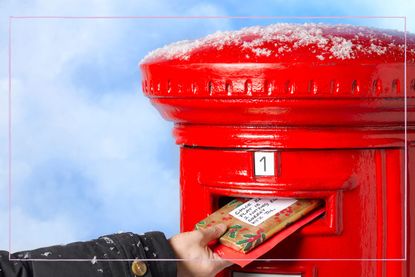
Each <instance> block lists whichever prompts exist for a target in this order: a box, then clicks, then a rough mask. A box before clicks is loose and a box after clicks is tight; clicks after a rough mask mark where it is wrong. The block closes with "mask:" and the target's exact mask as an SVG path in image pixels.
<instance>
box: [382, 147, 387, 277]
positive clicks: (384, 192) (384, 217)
mask: <svg viewBox="0 0 415 277" xmlns="http://www.w3.org/2000/svg"><path fill="white" fill-rule="evenodd" d="M386 156H387V155H386V150H385V149H382V150H381V157H382V210H383V211H382V223H383V224H382V236H383V237H382V259H385V258H386V247H387V244H386V240H387V237H388V234H387V227H386V226H387V224H388V217H387V209H388V207H387V201H386V195H387V186H386V185H387V184H386V174H387V173H386V170H387V167H386ZM382 276H383V277H386V262H385V261H382Z"/></svg>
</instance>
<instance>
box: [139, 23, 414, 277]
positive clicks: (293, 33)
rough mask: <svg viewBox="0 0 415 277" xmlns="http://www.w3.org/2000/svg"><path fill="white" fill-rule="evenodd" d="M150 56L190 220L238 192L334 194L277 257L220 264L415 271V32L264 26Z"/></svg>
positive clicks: (373, 276) (148, 83)
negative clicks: (171, 126)
mask: <svg viewBox="0 0 415 277" xmlns="http://www.w3.org/2000/svg"><path fill="white" fill-rule="evenodd" d="M140 67H141V72H142V87H143V91H144V93H145V95H146V96H147V97H149V98H150V100H151V103H152V104H153V105H154V106H155V107H156V108H157V109H158V111H159V112H160V114H161V115H162V116H163V117H164V118H166V119H167V120H171V121H173V122H174V123H175V126H174V130H173V134H174V136H175V139H176V143H177V144H179V145H180V147H181V148H180V149H181V150H180V188H181V230H182V231H188V230H192V229H193V227H194V225H195V224H196V223H197V222H198V221H200V220H201V219H203V218H205V217H206V216H207V215H209V214H210V213H212V212H213V211H215V210H217V209H219V208H220V207H221V206H222V205H223V204H224V203H226V201H227V200H229V199H231V198H235V197H244V198H255V197H291V198H309V199H314V198H316V199H321V200H323V201H324V202H325V210H326V211H325V215H324V217H322V218H320V219H318V220H317V221H315V222H313V223H312V224H310V225H309V226H306V227H304V228H303V229H302V230H301V231H300V232H296V233H294V234H293V235H291V236H290V237H288V238H287V239H285V240H284V241H282V242H281V243H280V244H279V245H278V246H277V247H275V248H274V249H272V250H271V251H269V252H268V253H267V254H265V255H264V256H263V257H261V258H263V259H266V260H261V261H256V262H253V263H252V264H249V265H248V266H247V267H245V268H244V269H243V270H242V269H240V268H238V267H237V266H236V267H233V268H230V269H227V270H225V271H224V272H222V273H221V276H239V275H241V274H242V275H241V276H244V275H243V274H244V273H243V272H245V273H249V274H265V275H264V276H273V275H274V276H278V274H280V275H282V276H302V277H316V276H318V277H331V276H338V277H350V276H353V277H381V276H390V277H412V276H415V233H414V232H413V230H415V216H414V215H415V36H414V35H412V34H406V35H405V34H404V33H403V32H397V31H389V30H379V29H372V28H368V27H359V26H351V25H323V24H274V25H269V26H253V27H248V28H245V29H242V30H238V31H229V32H218V33H215V34H212V35H209V36H207V37H205V38H201V39H198V40H194V41H184V42H178V43H175V44H173V45H170V46H166V47H163V48H161V49H157V50H155V51H154V52H152V53H150V54H149V55H148V56H147V57H145V58H144V59H143V60H142V62H141V65H140ZM237 272H238V273H237ZM239 272H241V273H239ZM238 274H239V275H238ZM266 274H269V275H266ZM247 276H251V275H247ZM254 276H255V275H254ZM259 276H261V275H259Z"/></svg>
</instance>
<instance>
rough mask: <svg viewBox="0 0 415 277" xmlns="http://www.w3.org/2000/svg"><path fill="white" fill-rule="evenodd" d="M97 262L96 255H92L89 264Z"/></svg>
mask: <svg viewBox="0 0 415 277" xmlns="http://www.w3.org/2000/svg"><path fill="white" fill-rule="evenodd" d="M96 263H97V256H94V257H93V258H92V260H91V264H96Z"/></svg>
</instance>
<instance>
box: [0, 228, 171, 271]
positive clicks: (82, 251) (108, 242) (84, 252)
mask: <svg viewBox="0 0 415 277" xmlns="http://www.w3.org/2000/svg"><path fill="white" fill-rule="evenodd" d="M10 258H11V259H10V260H9V253H8V252H6V251H0V277H75V276H76V277H84V276H85V277H112V276H115V277H124V276H125V277H127V276H128V277H134V276H135V275H134V274H133V272H132V271H131V265H132V263H133V261H134V260H135V259H154V260H153V261H145V263H146V264H147V268H148V271H147V273H146V274H145V275H144V276H146V277H151V276H152V277H164V276H166V277H173V276H177V271H176V262H174V261H163V259H174V258H175V257H174V253H173V251H172V249H171V247H170V244H169V243H168V241H167V239H166V237H165V236H164V234H163V233H161V232H150V233H146V234H144V235H136V234H133V233H121V234H113V235H108V236H103V237H100V238H98V239H96V240H92V241H87V242H75V243H70V244H67V245H56V246H51V247H46V248H39V249H36V250H31V251H22V252H18V253H14V254H11V255H10ZM85 259H86V261H85ZM126 259H128V261H125V260H126ZM157 259H161V260H160V261H158V260H157ZM82 260H83V261H82ZM123 260H124V261H123Z"/></svg>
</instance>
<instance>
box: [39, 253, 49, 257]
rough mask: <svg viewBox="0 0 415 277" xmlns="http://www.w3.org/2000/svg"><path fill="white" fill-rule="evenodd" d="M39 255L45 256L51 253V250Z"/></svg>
mask: <svg viewBox="0 0 415 277" xmlns="http://www.w3.org/2000/svg"><path fill="white" fill-rule="evenodd" d="M40 255H42V256H45V257H47V256H49V255H52V252H45V253H43V254H40Z"/></svg>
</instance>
